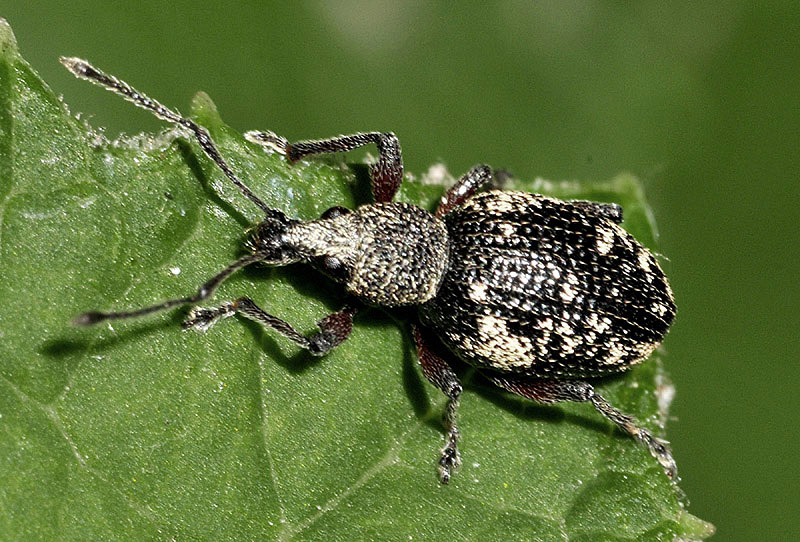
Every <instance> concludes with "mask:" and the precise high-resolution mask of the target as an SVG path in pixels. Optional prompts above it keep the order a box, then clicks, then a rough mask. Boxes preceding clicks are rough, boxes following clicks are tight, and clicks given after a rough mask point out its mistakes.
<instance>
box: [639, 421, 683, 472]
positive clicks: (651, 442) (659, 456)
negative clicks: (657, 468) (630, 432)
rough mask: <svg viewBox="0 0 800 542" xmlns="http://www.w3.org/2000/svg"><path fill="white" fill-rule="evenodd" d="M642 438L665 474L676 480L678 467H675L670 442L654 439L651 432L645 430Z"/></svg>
mask: <svg viewBox="0 0 800 542" xmlns="http://www.w3.org/2000/svg"><path fill="white" fill-rule="evenodd" d="M640 438H641V439H642V441H643V442H644V443H645V444H646V445H647V447H648V448H649V449H650V453H651V454H652V455H653V457H655V458H656V460H657V461H658V463H659V464H660V465H661V467H662V468H663V469H664V473H665V474H666V475H667V476H668V477H669V478H671V479H673V480H674V479H675V478H676V477H677V476H678V467H677V465H675V459H674V458H673V457H672V450H671V449H670V447H669V442H667V441H666V440H661V439H660V438H657V437H654V436H653V435H651V434H650V432H649V431H645V430H642V433H641V436H640Z"/></svg>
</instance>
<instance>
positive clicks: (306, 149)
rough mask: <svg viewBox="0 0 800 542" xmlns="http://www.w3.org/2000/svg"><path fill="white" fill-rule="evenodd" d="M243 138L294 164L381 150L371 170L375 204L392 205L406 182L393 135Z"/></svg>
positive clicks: (264, 135)
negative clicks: (311, 158) (293, 139)
mask: <svg viewBox="0 0 800 542" xmlns="http://www.w3.org/2000/svg"><path fill="white" fill-rule="evenodd" d="M244 136H245V137H246V138H247V139H248V140H249V141H252V142H253V143H258V144H259V145H263V146H265V147H270V148H272V149H274V150H276V151H277V152H279V153H281V154H283V155H285V156H286V158H288V159H289V160H290V161H291V162H296V161H297V160H300V159H301V158H303V157H306V156H311V155H314V154H324V153H330V152H346V151H350V150H353V149H356V148H358V147H363V146H364V145H368V144H370V143H375V144H376V145H377V147H378V161H377V162H376V163H375V164H373V165H372V166H370V178H371V179H372V195H373V197H374V198H375V201H376V202H386V201H392V198H394V195H395V193H397V189H398V188H399V187H400V183H401V182H402V180H403V157H402V154H401V151H400V142H399V141H398V139H397V136H395V135H394V134H393V133H383V132H366V133H361V134H353V135H346V136H337V137H332V138H330V139H316V140H308V141H297V142H295V143H290V142H289V140H287V139H286V138H284V137H281V136H279V135H276V134H274V133H272V132H257V131H253V132H247V133H246V134H244Z"/></svg>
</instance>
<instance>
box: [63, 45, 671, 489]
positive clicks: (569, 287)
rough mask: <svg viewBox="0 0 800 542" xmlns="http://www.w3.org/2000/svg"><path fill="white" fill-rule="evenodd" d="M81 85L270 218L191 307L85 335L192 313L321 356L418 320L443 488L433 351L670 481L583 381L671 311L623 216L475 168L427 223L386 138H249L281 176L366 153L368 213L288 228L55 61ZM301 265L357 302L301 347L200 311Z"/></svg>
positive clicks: (212, 153) (75, 64) (189, 301)
mask: <svg viewBox="0 0 800 542" xmlns="http://www.w3.org/2000/svg"><path fill="white" fill-rule="evenodd" d="M61 62H62V64H63V65H64V66H65V67H66V68H67V69H68V70H70V71H71V72H72V73H73V74H74V75H75V76H77V77H79V78H82V79H87V80H89V81H91V82H93V83H96V84H99V85H100V86H102V87H104V88H106V89H107V90H110V91H112V92H115V93H117V94H119V95H121V96H122V97H124V98H126V99H127V100H129V101H131V102H133V103H134V104H135V105H137V106H139V107H142V108H144V109H147V110H149V111H150V112H152V113H154V114H155V115H156V116H157V117H159V118H161V119H162V120H165V121H168V122H171V123H173V124H176V125H178V126H179V127H181V128H182V129H185V130H187V131H188V132H190V133H191V134H192V135H193V137H194V138H195V140H196V141H197V143H198V144H199V145H200V147H201V148H202V150H203V151H204V152H205V154H206V155H208V157H209V158H210V159H211V160H212V161H213V162H214V163H215V164H216V165H217V166H218V167H219V169H220V170H221V171H222V172H223V173H224V174H225V176H226V177H227V178H228V179H229V180H230V181H231V182H232V183H233V184H234V185H235V186H236V187H237V188H238V189H239V191H240V192H241V193H242V195H243V196H244V197H246V198H247V199H248V200H250V202H252V203H253V204H254V205H256V206H257V207H258V208H259V209H261V211H262V212H263V213H264V219H263V221H261V222H260V223H259V224H258V225H257V226H256V227H255V228H254V229H253V230H252V232H251V234H250V236H249V238H248V239H247V242H246V246H247V248H248V249H249V253H248V254H247V255H245V256H243V257H241V258H240V259H238V260H236V261H235V262H233V263H232V264H230V265H229V266H227V267H226V268H225V269H223V270H222V271H220V272H219V273H217V274H216V275H214V276H213V277H211V278H210V279H209V280H208V281H206V282H205V283H204V284H203V285H201V286H200V287H199V288H198V290H197V291H196V292H195V293H194V294H193V295H190V296H188V297H180V298H176V299H170V300H167V301H163V302H161V303H158V304H156V305H152V306H149V307H144V308H140V309H135V310H130V311H119V312H98V311H92V312H86V313H84V314H81V315H79V316H77V317H76V318H75V319H74V320H73V323H74V324H75V325H79V326H89V325H93V324H97V323H99V322H103V321H106V320H112V319H124V318H136V317H139V316H144V315H146V314H150V313H153V312H157V311H162V310H165V309H169V308H172V307H177V306H181V305H191V306H192V308H191V310H190V312H189V313H188V317H187V319H186V320H185V322H184V323H183V327H184V328H185V329H196V330H200V331H205V330H207V329H208V328H209V327H211V326H212V325H213V324H214V323H216V322H217V321H219V320H220V319H222V318H225V317H229V316H232V315H235V314H239V315H241V316H243V317H246V318H249V319H251V320H254V321H256V322H258V323H260V324H261V325H263V326H264V327H265V328H270V329H272V330H274V331H277V332H278V333H280V334H282V335H284V336H285V337H287V338H289V339H291V340H292V341H294V342H295V343H297V344H298V345H299V346H301V347H302V348H304V349H306V350H308V351H309V352H310V353H311V354H313V355H315V356H322V355H325V354H326V353H328V352H330V351H331V350H332V349H334V348H336V346H338V345H339V344H341V343H342V342H343V341H344V340H346V339H347V337H348V336H349V335H350V333H351V331H352V327H353V316H354V315H355V314H356V313H357V311H358V310H359V309H360V308H362V307H364V306H377V307H384V308H393V307H414V308H416V311H415V316H416V317H415V318H414V321H413V322H412V323H411V335H412V337H413V340H414V343H415V345H416V349H417V354H418V359H419V363H420V366H421V368H422V373H423V374H424V376H425V377H426V378H427V379H428V380H429V381H430V382H431V383H432V384H433V385H434V386H435V387H437V388H439V389H440V390H441V391H442V392H443V393H444V394H445V395H446V396H447V398H448V400H447V405H446V407H445V412H444V415H443V422H444V428H445V431H446V432H447V437H446V443H445V446H444V448H443V449H442V450H441V453H440V455H439V459H438V469H439V475H440V480H441V482H442V483H445V484H446V483H448V481H449V480H450V477H451V473H452V471H453V470H454V469H455V468H456V467H457V466H458V465H459V464H460V453H459V451H458V441H459V438H460V431H459V428H458V425H457V423H456V421H457V420H456V419H457V411H458V405H459V400H460V397H461V393H462V385H461V382H460V381H459V378H458V376H457V375H456V373H455V372H454V371H453V369H452V368H451V366H450V364H449V363H448V361H447V358H448V356H447V355H442V354H440V353H439V352H438V350H437V349H436V347H435V344H436V343H435V342H436V341H440V342H441V343H444V345H445V346H446V347H447V349H449V353H450V354H452V355H454V356H456V357H457V358H460V359H461V360H463V361H464V362H466V363H468V364H470V365H472V366H474V367H476V368H478V370H480V371H481V372H482V373H483V375H484V376H485V377H486V378H487V379H488V380H489V381H490V382H492V383H494V384H495V385H497V386H499V387H500V388H503V389H505V390H508V391H510V392H512V393H515V394H518V395H520V396H522V397H525V398H528V399H532V400H534V401H537V402H539V403H545V404H549V403H556V402H559V401H576V402H591V403H592V405H594V407H595V408H596V409H597V410H598V411H599V412H600V413H601V414H602V415H603V416H605V417H606V418H607V419H608V420H610V421H611V422H613V423H614V424H616V426H618V427H619V428H620V429H622V431H624V432H625V433H627V434H629V435H631V436H633V437H634V438H636V439H638V440H639V441H641V442H642V443H644V444H645V445H646V446H647V447H648V449H649V450H650V453H651V454H652V455H653V456H654V457H655V458H656V459H657V460H658V462H659V463H660V464H661V466H662V468H663V469H664V471H665V472H666V474H667V476H669V477H670V478H674V477H675V476H676V466H675V461H674V460H673V458H672V453H671V451H670V448H669V444H668V443H667V442H665V441H663V440H661V439H659V438H657V437H655V436H654V435H653V434H652V433H651V432H650V431H649V430H647V429H645V428H643V427H641V426H640V425H638V422H637V421H636V420H635V419H634V418H633V417H632V416H629V415H627V414H624V413H622V412H620V411H619V410H617V409H616V408H615V407H613V406H612V405H611V404H610V403H609V402H608V401H607V400H606V399H604V398H603V397H602V396H601V395H599V394H598V393H597V392H596V391H595V389H594V387H593V386H592V384H590V383H589V382H588V381H586V379H590V378H595V377H601V376H606V375H611V374H616V373H620V372H622V371H625V370H627V369H629V368H630V367H631V366H633V365H635V364H637V363H640V362H642V361H643V360H645V359H646V358H647V357H648V356H649V355H650V353H651V352H652V351H653V350H654V349H655V348H656V347H657V346H658V345H659V344H660V343H661V341H662V339H663V337H664V335H665V334H666V332H667V330H668V329H669V326H670V324H671V323H672V320H673V318H674V316H675V302H674V298H673V294H672V290H671V289H670V286H669V283H668V282H667V279H666V277H665V275H664V273H663V271H662V270H661V268H660V267H659V265H658V263H657V261H656V259H655V258H654V257H653V255H652V254H651V253H650V251H648V250H647V249H646V248H645V247H644V246H642V245H641V244H640V243H639V242H638V241H637V240H636V239H634V238H633V237H632V236H631V235H630V234H628V233H627V232H626V231H625V230H624V229H622V228H621V227H620V226H619V224H620V223H621V222H622V209H621V208H620V207H619V206H618V205H616V204H607V203H596V202H590V201H562V200H559V199H555V198H550V197H546V196H542V195H538V194H531V193H525V192H514V191H502V190H488V191H480V189H481V188H484V187H487V186H490V185H491V184H492V180H493V172H492V169H491V168H489V167H488V166H485V165H478V166H476V167H474V168H472V169H471V170H470V171H469V172H468V173H466V174H465V175H464V176H463V177H461V178H460V179H459V180H458V181H457V183H456V184H455V185H454V186H452V187H451V188H450V189H449V190H447V192H446V193H445V195H444V196H443V197H442V199H441V201H440V203H439V205H438V207H437V209H436V211H435V212H433V213H431V212H428V211H427V210H424V209H422V208H420V207H417V206H414V205H410V204H407V203H399V202H393V201H392V200H393V198H394V195H395V193H396V192H397V189H398V188H399V186H400V183H401V181H402V179H403V161H402V156H401V151H400V144H399V141H398V139H397V137H396V136H395V135H394V134H393V133H383V132H367V133H357V134H353V135H346V136H338V137H333V138H330V139H322V140H308V141H299V142H295V143H290V142H289V141H288V140H286V139H285V138H283V137H280V136H278V135H276V134H274V133H272V132H248V133H246V134H245V136H246V138H247V139H248V140H250V141H252V142H254V143H258V144H260V145H263V146H265V147H269V148H270V149H272V150H274V151H277V152H279V153H281V154H282V155H284V156H285V157H286V159H287V160H288V161H289V162H297V161H298V160H301V159H303V158H306V157H309V156H312V155H316V154H323V153H334V152H344V151H348V150H352V149H355V148H357V147H362V146H365V145H368V144H375V145H376V146H377V149H378V158H377V161H376V162H375V163H374V164H373V165H371V166H370V179H371V186H372V192H373V196H374V199H375V202H374V203H372V204H368V205H363V206H361V207H358V208H357V209H354V210H350V209H346V208H344V207H333V208H331V209H329V210H328V211H326V212H325V213H323V214H322V216H321V217H320V218H319V219H317V220H307V221H303V220H297V219H294V218H290V217H288V216H286V215H285V214H284V213H283V212H281V211H279V210H276V209H273V208H271V207H269V206H268V205H267V204H265V203H264V202H263V201H262V200H261V199H260V198H259V197H258V196H256V195H255V194H254V193H253V191H252V190H250V189H249V188H248V187H247V185H245V183H244V182H242V181H241V180H240V179H239V177H237V175H236V174H235V173H234V172H233V170H231V168H230V167H229V166H228V164H227V162H226V161H225V159H224V158H223V157H222V155H221V154H220V152H219V151H218V149H217V147H216V145H215V143H214V141H213V140H212V139H211V137H210V135H209V133H208V131H207V130H206V129H205V128H203V127H202V126H199V125H198V124H197V123H195V122H194V121H192V120H191V119H189V118H186V117H183V116H181V115H179V114H178V113H176V112H174V111H172V110H170V109H168V108H166V107H165V106H163V105H161V104H160V103H159V102H157V101H156V100H153V99H151V98H149V97H147V96H145V95H144V94H142V93H141V92H138V91H137V90H135V89H134V88H133V87H131V86H130V85H128V84H127V83H125V82H124V81H121V80H120V79H117V78H116V77H113V76H111V75H108V74H105V73H103V72H102V71H100V70H98V69H97V68H95V67H93V66H92V65H91V64H89V63H88V62H86V61H84V60H81V59H78V58H62V59H61ZM298 262H302V263H306V264H310V265H311V266H313V267H314V268H316V269H317V270H319V271H320V272H322V273H323V274H325V275H327V276H328V277H330V279H332V280H333V281H335V282H337V283H339V284H341V285H342V286H343V287H344V290H346V292H347V293H348V294H350V297H351V298H352V299H353V300H354V301H353V302H351V303H348V304H347V305H346V306H344V307H343V308H342V309H341V310H340V311H338V312H335V313H332V314H330V315H328V316H327V317H325V318H323V319H322V320H320V321H319V322H318V324H317V325H318V327H319V331H317V332H315V333H312V334H309V335H303V334H301V333H300V332H298V331H297V330H296V329H295V327H294V326H292V325H291V324H289V323H288V322H286V321H284V320H282V319H280V318H278V317H277V316H274V315H272V314H269V313H268V312H266V311H265V310H263V309H262V308H260V307H259V306H258V305H256V303H255V302H254V301H253V300H252V299H250V298H248V297H240V298H239V299H236V300H235V301H230V302H225V303H222V304H220V305H218V306H216V307H211V308H206V307H198V306H197V304H198V303H199V302H201V301H205V300H207V299H209V298H210V297H211V296H212V295H213V294H214V291H215V290H216V289H217V287H218V286H219V285H220V284H221V283H222V282H223V281H224V280H225V279H227V278H228V277H230V276H231V274H233V273H234V272H235V271H237V270H239V269H241V268H243V267H245V266H248V265H250V264H253V263H261V264H266V265H270V266H285V265H289V264H293V263H298Z"/></svg>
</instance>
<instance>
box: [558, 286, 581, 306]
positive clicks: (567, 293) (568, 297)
mask: <svg viewBox="0 0 800 542" xmlns="http://www.w3.org/2000/svg"><path fill="white" fill-rule="evenodd" d="M576 295H577V292H576V291H575V289H574V288H573V287H572V286H570V285H569V284H562V285H561V292H559V296H560V297H561V299H562V300H564V303H571V302H572V300H573V299H575V296H576Z"/></svg>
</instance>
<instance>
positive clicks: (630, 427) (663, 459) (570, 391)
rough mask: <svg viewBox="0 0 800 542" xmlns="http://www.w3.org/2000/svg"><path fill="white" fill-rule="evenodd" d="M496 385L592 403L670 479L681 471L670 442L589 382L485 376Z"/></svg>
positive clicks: (546, 398) (537, 396)
mask: <svg viewBox="0 0 800 542" xmlns="http://www.w3.org/2000/svg"><path fill="white" fill-rule="evenodd" d="M486 376H487V377H488V378H489V380H490V381H492V382H493V383H494V384H495V385H497V386H499V387H501V388H504V389H506V390H508V391H510V392H512V393H516V394H517V395H521V396H522V397H526V398H528V399H532V400H534V401H537V402H539V403H544V404H551V403H557V402H559V401H575V402H579V403H584V402H589V401H591V403H592V404H593V405H594V407H595V408H596V409H597V411H598V412H600V413H601V414H602V415H603V416H605V417H606V418H607V419H609V420H610V421H612V422H614V424H616V425H617V427H619V428H620V429H622V430H623V431H624V432H625V433H627V434H629V435H631V436H632V437H634V438H636V439H637V440H639V441H640V442H642V443H644V445H645V446H647V448H648V449H649V450H650V453H651V454H652V455H653V457H655V458H656V460H658V462H659V463H660V464H661V467H662V468H663V469H664V472H665V473H666V474H667V476H668V477H670V478H675V477H676V476H677V474H678V470H677V466H676V465H675V460H674V459H673V457H672V451H671V450H670V447H669V443H668V442H666V441H664V440H661V439H659V438H657V437H655V436H654V435H653V434H652V433H651V432H650V431H648V430H647V429H645V428H643V427H640V426H639V425H637V421H636V418H634V417H633V416H630V415H628V414H624V413H622V412H620V411H619V410H617V409H616V408H614V407H613V406H612V405H611V403H609V402H608V401H607V400H606V399H605V398H604V397H603V396H601V395H599V394H598V393H596V392H595V390H594V387H593V386H592V385H591V384H589V383H588V382H583V381H580V380H549V379H548V380H528V379H518V378H513V377H507V376H499V375H489V374H487V375H486Z"/></svg>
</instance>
